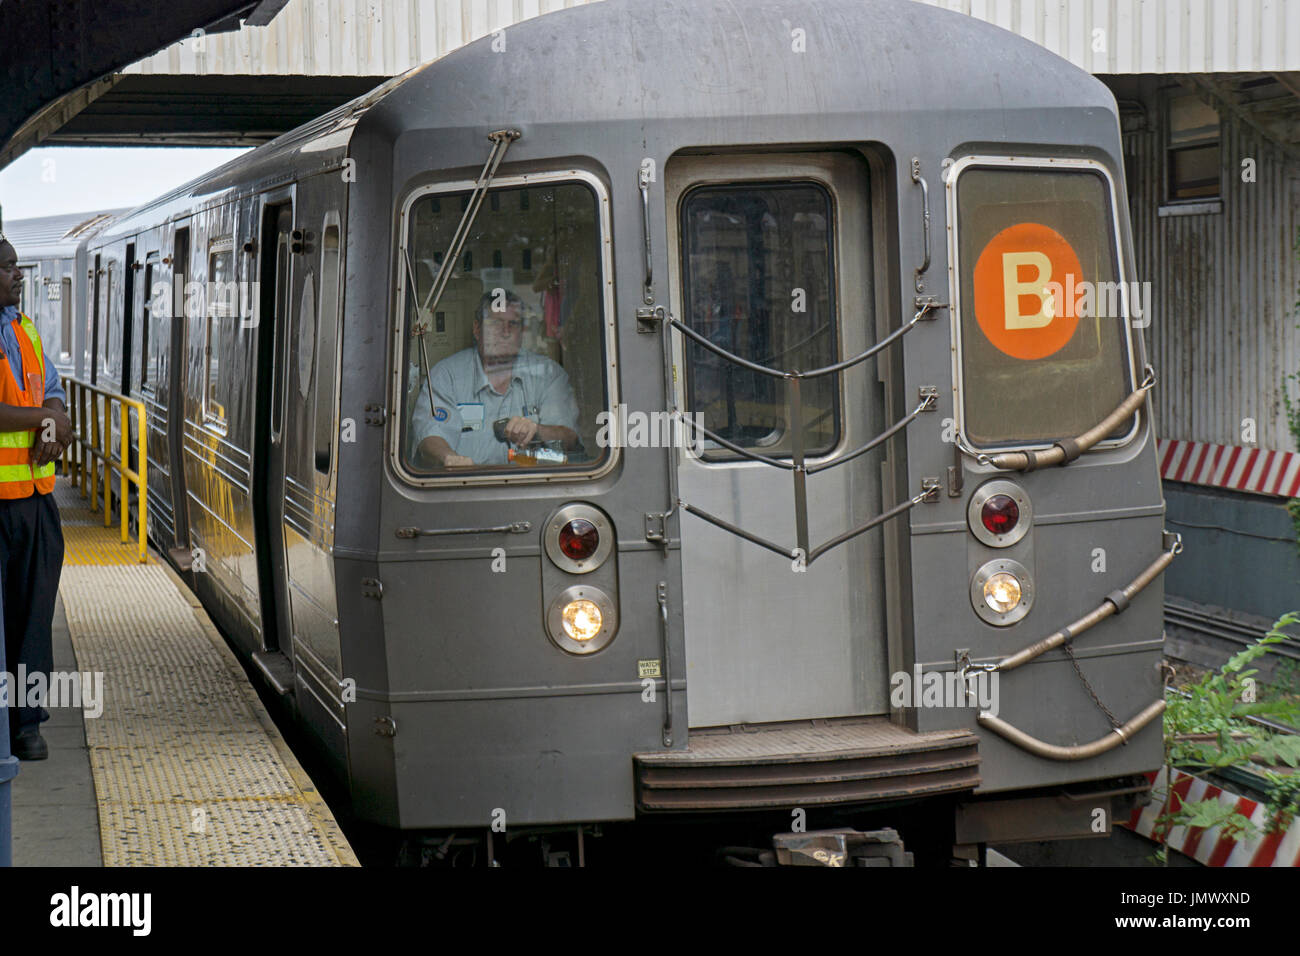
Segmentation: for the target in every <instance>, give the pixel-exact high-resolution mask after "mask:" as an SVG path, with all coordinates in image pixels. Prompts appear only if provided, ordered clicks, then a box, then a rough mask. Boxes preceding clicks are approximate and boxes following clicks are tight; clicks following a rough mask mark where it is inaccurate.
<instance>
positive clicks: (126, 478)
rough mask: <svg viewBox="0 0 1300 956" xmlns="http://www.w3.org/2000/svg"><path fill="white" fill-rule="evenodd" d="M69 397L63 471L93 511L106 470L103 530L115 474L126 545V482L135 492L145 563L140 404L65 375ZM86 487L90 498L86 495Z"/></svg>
mask: <svg viewBox="0 0 1300 956" xmlns="http://www.w3.org/2000/svg"><path fill="white" fill-rule="evenodd" d="M63 384H64V388H65V389H66V391H67V393H68V417H69V418H71V419H72V435H73V438H72V443H71V444H70V445H68V447H67V449H65V451H64V453H63V473H64V474H65V475H67V476H68V477H69V479H70V480H72V481H73V482H74V483H75V484H78V485H80V487H81V497H83V498H85V497H90V498H91V506H90V508H91V511H94V510H95V509H97V508H98V507H99V469H100V465H101V464H102V465H103V468H104V527H105V528H108V527H111V526H112V524H113V495H112V491H111V489H110V487H109V483H110V481H111V480H112V476H111V472H112V471H116V472H117V473H118V478H119V481H120V487H119V491H118V499H117V500H118V504H119V510H120V511H121V520H122V543H123V544H126V543H127V542H128V541H130V539H131V536H130V531H129V528H130V512H131V508H130V500H131V499H130V497H129V495H128V494H127V487H128V483H130V484H133V485H135V489H136V521H137V529H136V530H137V536H138V538H139V541H140V563H141V564H144V563H146V562H147V561H148V556H147V554H148V547H149V544H148V542H149V536H148V526H147V523H146V522H147V515H148V512H149V507H148V500H149V499H148V473H149V448H148V443H147V441H146V435H147V422H146V419H145V408H144V403H143V402H138V401H136V400H135V399H133V398H127V397H125V396H124V395H118V394H117V393H115V392H110V391H108V390H107V389H103V388H99V387H98V386H96V385H91V384H89V383H87V382H83V381H81V380H79V379H77V378H74V377H72V376H71V375H65V376H63ZM114 409H117V411H118V416H117V419H118V422H119V431H120V433H121V450H120V453H119V454H118V456H117V457H116V458H115V457H114V456H113V453H112V449H111V443H112V438H113V417H114V416H113V411H114ZM132 411H134V412H135V434H136V466H135V467H134V468H132V467H131V461H130V458H131V455H130V444H131V429H130V427H129V424H130V413H131V412H132ZM87 484H89V495H88V494H87Z"/></svg>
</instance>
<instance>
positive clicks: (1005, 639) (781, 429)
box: [335, 0, 1177, 845]
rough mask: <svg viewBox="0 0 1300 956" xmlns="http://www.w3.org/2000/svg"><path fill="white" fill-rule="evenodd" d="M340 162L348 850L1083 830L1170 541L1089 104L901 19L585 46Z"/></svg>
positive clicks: (496, 55) (886, 13) (962, 34)
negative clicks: (846, 825)
mask: <svg viewBox="0 0 1300 956" xmlns="http://www.w3.org/2000/svg"><path fill="white" fill-rule="evenodd" d="M783 18H784V20H783ZM785 21H788V23H787V25H786V26H784V27H782V26H781V24H782V23H783V22H785ZM805 21H806V22H805ZM772 24H776V25H777V26H776V27H773V26H772ZM792 30H793V31H795V32H793V33H792ZM800 34H802V39H800ZM916 38H922V39H923V43H922V47H921V48H919V50H920V52H918V53H917V54H916V55H915V56H912V55H909V56H903V55H901V54H900V53H899V51H900V50H905V49H911V48H912V44H913V43H914V42H915V41H916ZM494 44H495V45H496V46H502V47H503V49H496V48H495V47H494ZM738 44H739V46H737V45H738ZM801 44H803V49H800V45H801ZM809 45H815V48H816V51H815V52H816V55H815V56H814V55H813V53H812V52H810V48H809ZM736 49H743V50H744V51H745V54H744V56H728V55H724V54H725V53H726V52H727V51H734V50H736ZM886 64H887V68H886ZM561 65H563V68H560V67H561ZM1026 77H1033V78H1034V80H1033V82H1029V81H1027V80H1026ZM540 78H545V80H546V81H545V82H539V79H540ZM446 90H462V91H472V95H467V96H465V97H463V98H457V97H448V96H446V95H440V94H439V91H446ZM351 149H352V152H353V155H354V156H355V157H356V159H357V163H358V165H357V170H358V176H357V179H356V181H355V183H353V184H352V185H351V187H350V188H351V199H350V206H349V209H350V213H349V215H350V221H349V239H348V243H349V256H348V262H349V267H348V287H349V297H348V305H347V315H348V319H347V331H346V332H345V337H346V340H347V341H348V342H349V343H351V344H350V345H349V346H346V349H347V351H346V353H345V354H346V355H347V356H349V357H348V358H347V359H346V360H345V371H344V381H343V404H344V407H345V408H347V407H352V408H355V409H360V408H362V407H364V408H365V414H364V418H365V421H366V423H367V424H366V425H365V426H360V427H359V431H358V433H357V436H356V437H357V441H356V442H355V443H354V444H353V445H350V446H344V450H343V451H342V452H341V454H343V455H344V458H343V459H342V461H341V465H340V500H341V501H342V500H344V499H345V498H346V499H347V500H351V501H353V502H355V503H357V504H356V507H355V508H354V509H353V510H352V511H351V513H349V514H346V515H345V514H344V509H343V508H342V507H340V517H339V530H338V534H339V541H340V546H339V547H338V548H336V554H335V561H336V566H337V568H338V569H339V594H340V597H339V601H340V618H341V620H342V621H343V623H344V627H343V628H342V635H343V637H342V640H343V656H344V659H345V661H348V662H351V663H349V664H348V668H347V669H348V672H349V674H353V675H356V679H357V699H356V700H355V702H352V703H350V704H349V705H348V713H347V718H348V720H347V723H348V730H347V737H348V739H347V753H348V765H349V772H350V776H351V779H352V787H353V793H354V797H355V799H356V802H357V805H358V806H359V807H360V808H361V810H362V812H363V814H364V815H366V816H367V817H369V818H370V819H372V820H374V821H376V822H380V823H384V824H386V825H389V826H397V827H400V828H403V829H410V830H424V829H430V830H448V829H455V828H473V829H480V828H481V829H483V830H485V831H488V832H502V831H503V830H504V831H505V832H515V831H517V829H519V828H522V829H528V828H544V827H551V826H568V825H571V824H584V823H595V822H601V821H631V820H641V821H645V822H651V821H656V820H657V821H661V822H662V821H672V820H675V819H685V818H687V817H690V818H698V817H699V816H700V815H711V814H718V813H727V814H738V813H742V812H746V811H747V812H750V813H752V814H758V815H762V816H763V819H765V820H770V821H775V824H774V825H777V828H778V829H779V828H780V826H779V824H780V822H781V821H783V820H784V821H791V820H793V821H795V822H796V823H798V825H799V827H802V826H806V825H807V823H806V821H807V820H808V819H809V818H811V819H812V822H813V825H817V823H818V820H824V821H825V822H826V825H831V824H832V823H836V822H844V821H853V820H854V817H853V814H854V813H860V814H865V815H866V816H864V817H862V819H870V820H871V821H879V822H882V823H888V822H890V821H891V820H907V821H912V822H915V821H917V820H925V821H928V822H927V824H926V825H930V824H932V822H933V820H934V819H942V820H943V821H944V828H941V829H942V832H943V834H944V838H945V839H949V838H950V839H951V842H952V843H953V844H963V845H964V844H979V843H988V842H995V841H998V840H1009V839H1039V838H1047V837H1051V836H1066V835H1085V834H1088V833H1094V832H1096V828H1097V822H1096V821H1097V819H1098V817H1097V811H1098V810H1100V812H1101V815H1102V817H1103V818H1104V820H1105V823H1104V826H1105V828H1106V829H1108V828H1109V815H1110V813H1111V810H1112V803H1111V801H1112V800H1113V799H1115V798H1116V796H1117V795H1122V794H1125V793H1131V792H1133V791H1135V790H1137V789H1139V788H1140V787H1141V785H1142V784H1141V782H1140V781H1141V774H1142V773H1144V772H1145V771H1148V770H1151V769H1154V768H1155V767H1156V766H1157V765H1158V764H1159V761H1160V753H1161V742H1160V721H1159V719H1158V717H1159V712H1160V709H1161V708H1162V706H1163V704H1162V684H1161V677H1160V672H1159V663H1160V657H1161V613H1162V587H1161V584H1160V573H1161V572H1162V571H1163V569H1164V567H1165V566H1166V565H1167V564H1168V562H1169V560H1171V558H1172V555H1173V553H1174V552H1175V551H1176V549H1177V543H1176V541H1175V540H1174V539H1172V538H1170V537H1168V536H1165V535H1163V533H1162V518H1163V512H1164V505H1163V499H1162V496H1161V491H1160V484H1159V479H1158V475H1157V469H1156V461H1155V439H1154V435H1153V433H1152V428H1151V422H1150V415H1149V407H1150V406H1149V404H1148V397H1149V391H1150V388H1151V387H1152V384H1153V380H1154V379H1153V373H1152V372H1151V370H1149V369H1148V368H1147V367H1146V360H1145V355H1144V351H1143V346H1142V341H1141V325H1142V316H1143V310H1142V301H1143V300H1142V295H1141V290H1140V287H1138V286H1136V285H1135V283H1134V281H1133V280H1134V276H1133V266H1132V251H1131V238H1130V235H1129V228H1128V216H1127V212H1126V199H1125V194H1124V185H1123V166H1122V154H1121V145H1120V139H1119V127H1118V122H1117V116H1116V112H1115V106H1114V101H1113V99H1112V98H1111V97H1110V94H1109V93H1108V92H1107V91H1106V90H1105V88H1104V87H1103V86H1102V85H1101V84H1100V83H1098V82H1097V81H1095V80H1094V79H1092V78H1091V77H1089V76H1087V75H1086V74H1084V73H1083V72H1081V71H1079V70H1077V69H1075V68H1073V67H1071V66H1069V65H1068V64H1066V63H1064V62H1063V61H1061V60H1059V59H1057V58H1055V57H1054V56H1053V55H1051V54H1049V53H1047V52H1046V51H1044V50H1042V49H1040V48H1038V47H1036V46H1034V45H1032V44H1030V43H1028V42H1026V41H1024V40H1022V39H1020V38H1018V37H1014V36H1011V35H1010V34H1006V33H1003V32H1002V31H999V30H996V29H995V28H992V27H989V26H986V25H984V24H980V23H976V22H973V21H971V20H970V19H969V18H966V17H961V16H956V15H952V14H948V13H946V12H944V11H941V10H935V9H933V8H930V7H927V6H924V5H919V4H911V3H895V2H885V0H881V2H869V3H859V2H839V0H828V2H824V3H817V4H813V5H809V6H806V7H805V6H801V5H799V6H797V5H793V4H785V3H782V2H778V0H772V2H759V3H754V4H751V5H745V6H741V7H733V5H731V4H726V3H717V4H713V3H704V4H700V3H684V2H682V3H666V4H663V5H660V6H657V7H656V8H655V9H654V10H653V11H648V10H642V9H641V8H640V7H639V6H638V5H636V4H632V3H625V2H620V0H609V2H607V3H603V4H598V5H595V6H593V7H590V8H583V9H575V10H571V11H565V12H564V13H562V14H556V15H553V16H547V17H543V18H540V19H539V20H536V21H531V22H529V23H524V24H521V25H519V26H517V27H513V28H511V29H510V30H509V31H508V32H507V34H506V35H505V38H504V40H501V39H500V38H497V39H493V38H489V39H485V40H483V41H480V42H479V43H477V44H473V45H471V46H469V47H467V48H465V49H463V50H461V51H458V52H456V53H454V54H452V55H449V56H448V57H446V58H444V59H443V60H441V61H439V62H438V63H435V64H433V65H431V66H430V67H427V68H425V69H424V70H423V71H422V72H420V73H419V74H416V75H415V76H414V77H412V78H411V79H409V80H408V81H407V82H405V83H403V84H402V85H400V86H398V87H397V88H396V89H395V90H394V91H393V92H391V93H390V94H388V95H387V96H386V97H385V98H384V99H383V100H382V101H380V102H379V103H378V104H377V105H376V106H375V107H374V108H373V109H372V110H371V111H370V112H368V113H367V114H366V115H365V116H364V117H363V118H362V120H361V122H360V123H359V124H358V127H357V130H356V131H355V133H354V134H353V139H352V147H351ZM367 169H368V170H370V171H371V173H370V174H369V175H361V173H362V172H363V171H365V170H367ZM376 210H382V214H381V213H379V212H376ZM363 303H364V307H363ZM379 303H387V308H386V311H385V312H384V314H385V315H386V316H387V318H386V320H385V323H384V331H383V334H381V333H380V331H379V330H380V324H379V323H377V322H376V320H375V318H374V316H375V315H376V314H377V313H378V312H379V311H380V306H379ZM358 329H361V330H364V331H361V332H358V331H356V330H358ZM380 343H383V346H382V347H381V344H380ZM344 414H346V413H344ZM379 461H382V462H384V463H385V465H384V468H383V470H382V472H380V471H378V470H377V469H375V468H374V466H373V465H374V463H375V462H379ZM801 815H802V816H801ZM810 815H811V817H810ZM799 827H793V828H794V829H798V828H799ZM790 828H792V827H786V829H790ZM922 829H923V828H922V827H920V826H919V825H918V826H917V829H916V831H915V832H921V830H922Z"/></svg>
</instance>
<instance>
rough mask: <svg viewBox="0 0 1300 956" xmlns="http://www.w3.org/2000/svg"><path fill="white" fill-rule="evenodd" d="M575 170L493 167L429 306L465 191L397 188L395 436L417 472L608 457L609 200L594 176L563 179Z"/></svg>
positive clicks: (529, 468)
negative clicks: (401, 211) (399, 404)
mask: <svg viewBox="0 0 1300 956" xmlns="http://www.w3.org/2000/svg"><path fill="white" fill-rule="evenodd" d="M584 175H585V174H581V173H578V174H570V175H569V176H566V177H564V178H563V179H561V178H560V177H559V176H555V177H553V178H551V177H531V176H530V177H528V178H527V179H524V180H522V184H521V185H520V186H517V187H516V186H514V185H512V184H511V182H512V181H511V180H505V179H503V180H501V181H500V183H501V185H500V186H499V187H497V188H495V189H493V190H491V192H490V196H495V197H496V198H495V201H487V202H484V203H483V204H482V205H481V206H480V207H479V210H478V215H477V217H476V219H475V220H474V225H473V228H472V229H471V230H470V235H469V238H468V240H467V241H466V243H465V246H464V249H463V251H462V254H461V255H460V256H459V257H458V259H457V262H456V267H455V269H454V270H453V271H452V272H451V274H450V278H449V279H448V281H447V284H446V288H445V291H444V292H443V294H442V296H441V298H440V299H439V301H438V303H437V306H436V308H431V307H429V302H430V290H431V289H432V287H433V284H434V281H435V278H436V277H437V275H438V269H439V266H440V265H441V263H442V260H443V257H444V256H445V254H446V251H447V249H448V248H449V247H450V245H451V239H452V236H453V234H454V233H455V232H456V229H457V226H458V225H459V223H460V219H461V215H462V206H463V205H464V203H465V201H466V199H467V198H468V196H469V190H468V189H452V190H446V191H444V192H442V193H440V194H439V195H434V194H433V190H426V191H424V192H423V193H420V194H417V195H415V196H414V197H412V198H411V199H410V200H408V202H407V206H406V212H405V222H406V235H405V236H404V238H403V242H402V247H401V249H400V250H399V252H398V262H399V263H400V265H401V269H402V272H401V276H400V282H401V296H402V298H401V300H400V301H402V303H403V313H404V318H403V330H404V331H403V335H402V336H401V342H400V347H401V353H400V356H401V357H400V359H399V362H400V363H401V364H400V365H399V367H401V368H404V369H405V372H406V374H405V375H404V377H403V379H402V381H401V388H402V401H403V409H404V413H403V415H402V429H401V432H400V433H399V435H398V441H399V445H400V448H401V457H402V460H403V463H404V465H405V469H406V470H407V471H409V472H410V473H412V474H413V475H414V476H420V477H428V476H436V477H452V476H454V477H456V478H461V477H462V476H464V475H476V474H483V475H487V476H490V477H493V478H510V477H522V476H524V475H536V474H538V473H539V472H540V473H545V472H549V471H557V470H569V471H573V470H579V471H584V472H586V471H598V470H600V469H602V468H603V467H604V466H605V465H607V464H608V463H609V462H610V456H611V455H612V454H613V452H612V450H611V447H610V446H611V444H612V443H611V442H610V441H609V440H608V425H607V422H608V421H609V418H608V417H607V416H609V414H610V410H611V409H610V406H611V403H612V398H611V393H612V391H613V386H612V384H611V382H612V374H611V366H612V356H611V354H610V351H609V349H610V347H611V346H612V341H611V339H612V334H611V332H610V328H609V324H610V322H611V317H610V313H609V308H608V305H607V297H608V296H609V295H610V293H611V288H610V286H609V284H608V281H607V276H608V268H609V263H608V261H607V256H608V246H607V243H605V242H603V241H602V240H603V239H604V237H605V236H606V235H607V234H608V233H607V229H608V218H607V217H608V200H607V199H606V198H605V197H604V195H603V193H602V192H599V191H598V190H599V189H600V187H599V185H598V181H597V180H595V178H594V177H587V178H586V179H581V181H573V179H574V178H575V177H577V178H581V177H583V176H584ZM519 181H520V180H515V181H514V182H519ZM524 186H526V188H527V196H528V199H527V200H526V201H525V200H524V199H523V195H524V193H525V188H524ZM448 199H450V200H457V199H458V200H460V201H444V200H448ZM525 251H527V253H528V254H527V255H526V256H525V254H524V253H525ZM497 263H500V264H499V265H498V264H497Z"/></svg>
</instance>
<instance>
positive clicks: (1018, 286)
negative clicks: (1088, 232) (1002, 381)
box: [974, 222, 1084, 359]
mask: <svg viewBox="0 0 1300 956" xmlns="http://www.w3.org/2000/svg"><path fill="white" fill-rule="evenodd" d="M1083 281H1084V275H1083V270H1082V268H1081V267H1080V265H1079V256H1078V255H1077V254H1076V253H1075V251H1074V248H1073V247H1072V246H1071V245H1070V244H1069V243H1068V242H1066V241H1065V237H1064V236H1062V235H1061V234H1060V233H1059V232H1057V231H1056V230H1055V229H1052V228H1050V227H1048V226H1044V225H1042V224H1041V223H1037V222H1018V223H1016V224H1015V225H1014V226H1008V227H1007V228H1006V229H1003V230H1002V231H1001V232H999V233H998V234H997V235H996V236H994V237H993V238H992V239H990V240H989V242H988V245H986V246H985V247H984V250H983V251H982V252H981V253H980V255H979V259H977V260H976V262H975V282H974V286H975V321H976V322H978V323H979V327H980V329H981V331H983V333H984V335H985V336H986V337H987V338H988V340H989V341H990V342H992V343H993V344H994V345H995V346H997V347H998V349H999V350H1001V351H1002V352H1005V353H1006V354H1007V355H1010V356H1012V357H1013V358H1018V359H1040V358H1046V357H1047V356H1049V355H1051V354H1052V353H1053V352H1056V351H1059V350H1060V349H1061V348H1062V347H1064V345H1065V343H1066V342H1068V341H1070V338H1071V337H1072V336H1073V335H1074V330H1075V327H1076V326H1077V325H1078V324H1079V315H1078V312H1077V311H1076V306H1075V302H1074V297H1073V296H1072V295H1067V294H1065V292H1064V291H1063V290H1066V289H1069V290H1073V289H1074V288H1076V287H1077V286H1078V285H1079V284H1080V283H1081V282H1083Z"/></svg>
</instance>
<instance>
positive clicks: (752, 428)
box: [681, 183, 840, 461]
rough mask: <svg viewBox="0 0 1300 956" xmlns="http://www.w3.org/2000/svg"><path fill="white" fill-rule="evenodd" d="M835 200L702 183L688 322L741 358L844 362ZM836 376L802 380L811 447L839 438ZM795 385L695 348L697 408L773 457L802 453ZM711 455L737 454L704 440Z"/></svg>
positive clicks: (689, 252)
mask: <svg viewBox="0 0 1300 956" xmlns="http://www.w3.org/2000/svg"><path fill="white" fill-rule="evenodd" d="M833 224H834V216H833V211H832V205H831V196H830V194H829V193H828V192H827V190H826V188H825V187H823V186H822V185H820V184H817V183H744V184H735V185H725V186H701V187H697V188H695V189H693V190H691V191H690V192H689V193H687V194H686V196H685V197H684V199H683V201H682V207H681V234H682V237H683V246H682V254H683V256H684V259H685V261H684V262H683V264H682V266H683V267H682V301H683V302H684V303H685V305H684V308H685V312H686V317H685V322H686V324H687V325H689V326H690V327H691V328H692V329H694V330H695V331H696V332H699V333H700V334H701V335H703V336H705V337H706V338H708V339H709V341H711V342H713V343H714V344H716V345H718V346H720V347H721V348H724V349H726V350H727V351H728V352H731V353H733V354H735V355H738V356H740V357H741V358H744V359H748V360H749V361H751V362H754V363H757V364H759V365H763V366H767V367H768V368H774V369H814V368H821V367H823V366H826V365H831V364H833V363H834V362H835V361H836V359H837V357H838V356H837V347H838V346H837V336H836V319H835V299H834V281H833V279H832V271H831V270H832V263H833V261H834V260H833V251H832V242H831V235H832V229H833V227H834V225H833ZM836 383H837V378H836V376H833V375H830V376H823V377H820V378H816V379H809V380H807V381H805V382H804V383H803V385H802V388H803V391H802V394H801V399H802V405H803V422H802V423H801V427H802V429H803V436H804V447H805V449H806V453H807V454H809V455H818V454H825V453H826V452H829V451H830V450H831V449H832V448H833V447H834V446H835V444H836V443H837V442H838V440H839V423H840V415H839V407H838V406H839V389H838V387H837V384H836ZM786 388H787V386H786V384H785V383H784V382H783V381H782V380H781V379H778V378H773V377H771V376H767V375H763V374H761V373H759V372H755V371H752V370H750V369H746V368H743V367H742V366H740V365H737V364H735V363H734V362H731V361H729V360H727V359H724V358H723V357H722V356H720V355H717V354H716V353H714V352H712V351H710V350H709V349H707V348H705V347H704V346H702V345H700V344H699V343H697V342H690V341H688V342H687V343H686V408H687V410H689V411H690V412H692V413H693V414H694V415H696V416H697V419H696V420H698V421H702V424H703V425H704V426H705V427H706V428H708V429H709V430H711V431H713V432H715V433H717V434H718V435H719V436H720V437H722V438H725V439H727V440H728V441H730V442H733V443H735V444H737V445H740V446H742V447H745V448H752V449H754V450H755V451H758V452H760V453H762V454H765V455H768V456H770V457H771V456H775V457H781V456H788V455H790V454H791V444H790V441H791V435H790V429H789V427H788V425H789V423H788V421H787V417H788V414H789V411H788V406H787V396H786ZM700 446H701V451H702V457H703V458H704V459H705V460H706V461H712V460H733V459H735V458H736V457H737V456H736V454H735V453H734V452H730V451H727V450H725V449H723V448H721V447H718V446H716V445H715V444H714V443H713V442H712V441H709V440H707V439H704V440H702V441H701V442H700Z"/></svg>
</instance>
